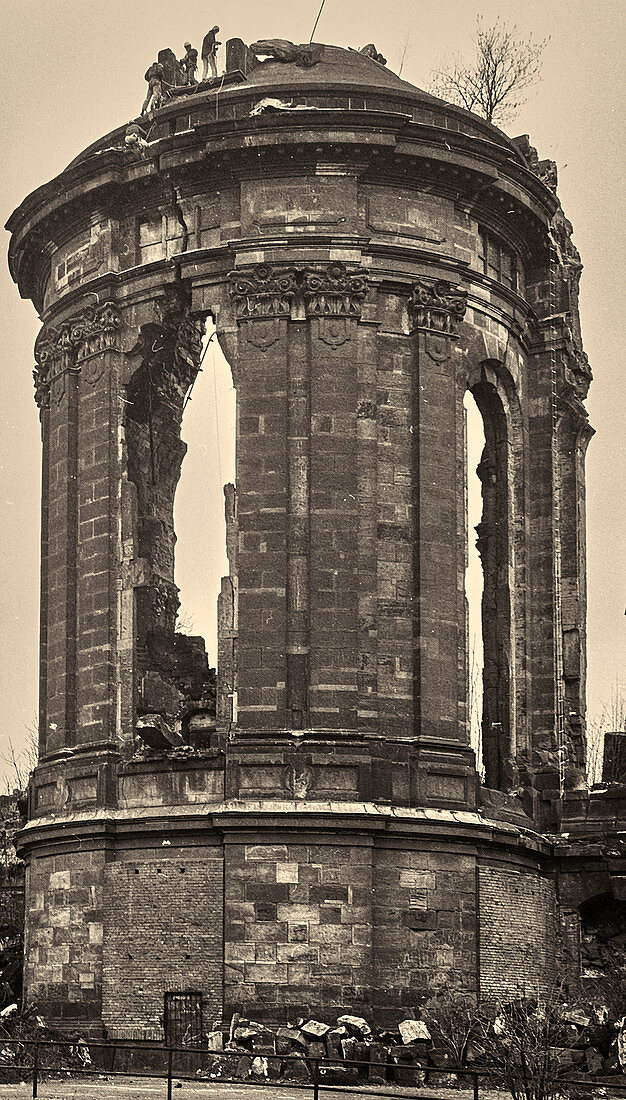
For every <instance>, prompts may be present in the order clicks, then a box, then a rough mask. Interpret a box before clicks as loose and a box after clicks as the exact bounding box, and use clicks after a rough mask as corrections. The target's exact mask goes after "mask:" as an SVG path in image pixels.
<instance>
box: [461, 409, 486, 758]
mask: <svg viewBox="0 0 626 1100" xmlns="http://www.w3.org/2000/svg"><path fill="white" fill-rule="evenodd" d="M463 407H464V409H465V500H466V517H467V521H466V536H467V550H466V558H465V561H466V566H465V599H466V601H467V644H468V650H467V663H468V696H467V698H468V720H469V728H470V743H471V746H472V748H473V750H474V752H475V754H476V767H477V769H478V774H479V775H480V777H481V779H484V777H485V768H484V763H483V739H482V712H483V628H482V599H483V567H482V562H481V560H480V554H479V553H478V546H477V544H476V530H477V528H478V525H479V524H480V521H481V518H482V511H483V505H482V493H481V483H480V479H479V478H478V476H477V471H478V465H479V463H480V460H481V458H482V454H483V451H484V449H485V432H484V429H483V419H482V416H481V415H480V412H479V410H478V406H477V405H476V402H475V400H474V399H473V397H472V394H471V392H470V390H467V391H466V393H465V397H464V399H463Z"/></svg>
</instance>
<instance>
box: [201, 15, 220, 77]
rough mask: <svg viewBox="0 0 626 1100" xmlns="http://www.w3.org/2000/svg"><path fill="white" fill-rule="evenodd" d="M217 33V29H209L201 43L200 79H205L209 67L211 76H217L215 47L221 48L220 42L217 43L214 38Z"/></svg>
mask: <svg viewBox="0 0 626 1100" xmlns="http://www.w3.org/2000/svg"><path fill="white" fill-rule="evenodd" d="M218 31H219V27H211V30H210V31H209V32H208V34H205V36H204V39H203V41H202V79H203V80H206V79H207V73H208V69H209V66H210V67H211V76H212V77H216V76H217V47H218V46H221V42H218V41H217V38H216V37H215V36H216V35H217V33H218Z"/></svg>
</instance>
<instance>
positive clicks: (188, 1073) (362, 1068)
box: [0, 1039, 626, 1100]
mask: <svg viewBox="0 0 626 1100" xmlns="http://www.w3.org/2000/svg"><path fill="white" fill-rule="evenodd" d="M0 1048H1V1049H0V1059H2V1058H5V1059H6V1061H0V1080H1V1078H2V1074H3V1072H10V1073H16V1074H21V1075H25V1076H30V1075H32V1086H33V1091H32V1096H33V1098H34V1100H37V1098H38V1097H39V1085H40V1084H41V1083H42V1082H43V1079H44V1075H48V1076H54V1075H55V1074H59V1073H63V1074H67V1073H70V1074H72V1076H81V1077H83V1076H84V1077H90V1076H91V1077H93V1076H98V1075H101V1074H106V1075H107V1076H108V1077H134V1078H138V1077H139V1078H141V1077H146V1078H151V1079H155V1078H156V1079H160V1080H163V1082H164V1086H165V1090H164V1095H165V1096H166V1097H167V1100H172V1088H173V1083H174V1081H175V1080H181V1081H184V1080H187V1081H195V1082H199V1081H201V1082H202V1084H204V1085H207V1086H210V1085H211V1084H212V1083H214V1084H229V1083H238V1084H244V1083H245V1084H248V1085H254V1086H255V1088H263V1087H264V1086H266V1087H269V1088H273V1089H297V1090H302V1091H308V1093H309V1095H310V1096H312V1098H313V1100H320V1096H321V1095H322V1093H323V1092H325V1091H326V1090H327V1089H332V1090H333V1091H334V1092H342V1091H344V1090H345V1093H346V1096H348V1095H350V1094H352V1095H353V1096H354V1091H353V1090H354V1088H355V1086H358V1084H359V1083H361V1084H365V1083H366V1080H367V1077H370V1073H371V1071H372V1070H379V1071H380V1076H381V1077H382V1076H383V1074H388V1073H393V1074H394V1075H395V1076H404V1077H405V1078H406V1076H408V1075H410V1073H411V1072H412V1071H413V1072H415V1071H419V1070H420V1068H426V1067H420V1066H419V1065H417V1064H412V1063H409V1062H396V1061H392V1062H389V1061H385V1062H376V1061H368V1062H366V1061H362V1060H358V1059H348V1058H327V1057H324V1058H315V1057H310V1056H307V1055H293V1054H292V1055H285V1054H264V1055H257V1056H256V1057H262V1058H263V1059H266V1060H267V1062H268V1065H269V1063H271V1062H280V1063H281V1064H282V1065H284V1064H285V1063H287V1064H288V1063H294V1064H295V1063H299V1064H300V1065H301V1066H302V1065H304V1066H306V1071H307V1075H308V1080H306V1081H297V1080H284V1079H283V1080H277V1079H274V1078H272V1079H269V1078H268V1079H267V1080H259V1079H256V1080H252V1079H248V1080H246V1081H245V1082H243V1081H242V1080H241V1077H235V1076H234V1075H232V1074H229V1073H228V1072H226V1073H225V1074H222V1073H220V1076H219V1078H218V1077H217V1076H216V1078H215V1080H214V1081H213V1082H211V1080H210V1079H209V1078H207V1077H206V1076H201V1077H199V1072H201V1073H202V1072H203V1071H208V1070H209V1068H210V1065H211V1063H213V1064H219V1066H220V1067H221V1069H222V1071H223V1070H224V1068H225V1066H227V1065H228V1063H229V1062H232V1063H233V1064H234V1065H236V1064H237V1062H238V1061H239V1060H240V1059H241V1058H242V1057H243V1055H242V1053H241V1052H229V1051H209V1050H207V1049H206V1047H203V1046H202V1047H201V1046H176V1047H175V1046H158V1047H157V1046H150V1047H149V1046H146V1045H145V1044H143V1045H142V1044H138V1043H132V1042H130V1041H127V1040H121V1039H115V1040H108V1041H107V1040H104V1041H103V1040H99V1041H97V1042H92V1041H89V1042H87V1040H81V1041H80V1042H73V1043H72V1042H68V1041H67V1040H60V1039H59V1040H52V1039H2V1040H1V1041H0ZM12 1048H15V1050H16V1057H15V1059H13V1058H9V1056H8V1051H10V1050H11V1049H12ZM55 1052H56V1053H55ZM122 1053H125V1054H126V1055H131V1056H134V1055H136V1054H139V1059H140V1060H141V1061H143V1062H144V1063H145V1062H146V1061H150V1062H151V1063H153V1064H152V1065H151V1067H150V1068H149V1069H147V1070H146V1069H141V1068H140V1067H137V1068H135V1067H133V1068H129V1066H128V1065H127V1066H126V1067H125V1068H121V1067H119V1065H118V1066H117V1067H116V1065H115V1063H116V1061H117V1062H118V1063H119V1061H120V1054H122ZM18 1055H19V1058H18V1057H17V1056H18ZM247 1057H250V1058H254V1057H255V1055H253V1054H250V1055H248V1056H247ZM130 1060H131V1061H133V1060H135V1059H134V1057H131V1059H130ZM127 1061H128V1058H127ZM185 1061H186V1062H187V1063H191V1064H192V1065H193V1066H194V1067H195V1068H193V1069H192V1068H191V1066H190V1065H189V1064H188V1065H187V1068H185V1065H184V1064H183V1063H184V1062H185ZM337 1067H341V1068H343V1069H347V1068H349V1067H352V1068H354V1069H356V1070H357V1071H358V1073H359V1074H361V1075H362V1076H361V1079H360V1082H359V1081H356V1080H355V1081H352V1082H344V1083H342V1082H340V1081H337V1082H335V1081H333V1080H332V1076H333V1069H336V1068H337ZM427 1072H430V1073H448V1072H449V1073H453V1074H454V1075H455V1076H456V1077H458V1078H462V1079H464V1080H465V1081H466V1082H467V1087H468V1088H471V1090H472V1094H473V1098H474V1100H480V1095H481V1091H482V1089H483V1087H488V1086H489V1085H491V1086H492V1087H493V1086H494V1085H497V1084H501V1079H499V1078H498V1076H497V1075H496V1074H494V1071H493V1070H492V1069H489V1068H480V1067H475V1068H472V1069H453V1068H451V1067H446V1069H440V1070H437V1068H436V1067H433V1066H429V1067H427ZM370 1081H371V1078H370ZM567 1084H568V1085H578V1086H586V1087H587V1088H591V1087H593V1088H595V1089H596V1090H598V1089H600V1088H607V1089H610V1090H611V1092H612V1093H613V1095H615V1096H624V1097H626V1081H620V1080H619V1079H616V1078H614V1077H597V1076H594V1077H590V1076H588V1077H584V1078H583V1077H578V1078H572V1077H567ZM396 1086H399V1087H402V1089H403V1091H402V1093H401V1094H400V1093H398V1092H397V1091H396V1088H394V1087H393V1085H392V1083H391V1082H389V1085H388V1087H387V1088H384V1087H382V1088H380V1089H379V1088H372V1084H371V1083H370V1084H369V1087H368V1091H367V1095H368V1096H377V1097H389V1098H392V1097H396V1100H398V1098H399V1097H400V1096H402V1097H404V1098H405V1100H410V1098H411V1096H413V1097H415V1100H417V1098H418V1097H422V1100H423V1098H424V1093H423V1091H422V1089H423V1086H420V1085H418V1084H416V1085H415V1089H416V1091H415V1092H414V1093H413V1094H411V1093H407V1091H406V1089H407V1086H408V1087H412V1086H411V1085H410V1084H409V1083H408V1082H405V1083H401V1082H400V1081H398V1082H396ZM430 1087H431V1088H433V1087H436V1086H430ZM207 1096H208V1097H210V1093H207ZM42 1100H43V1097H42Z"/></svg>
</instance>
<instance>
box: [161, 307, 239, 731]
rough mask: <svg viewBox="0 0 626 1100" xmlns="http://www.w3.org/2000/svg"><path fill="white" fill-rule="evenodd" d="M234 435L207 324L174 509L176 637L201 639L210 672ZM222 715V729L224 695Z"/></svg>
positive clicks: (187, 412) (221, 360)
mask: <svg viewBox="0 0 626 1100" xmlns="http://www.w3.org/2000/svg"><path fill="white" fill-rule="evenodd" d="M235 427H236V393H235V389H234V386H233V380H232V374H231V370H230V366H229V364H228V362H227V360H226V359H225V357H224V355H223V353H222V350H221V348H220V346H219V343H218V340H217V335H216V330H215V324H214V322H213V320H212V319H211V318H209V319H208V320H207V323H206V329H205V335H204V338H203V347H202V359H201V368H200V371H199V372H198V376H197V378H196V381H195V384H194V386H193V389H192V390H191V392H190V394H189V397H188V400H187V402H186V404H185V408H184V410H183V423H182V436H183V439H184V441H185V443H186V445H187V453H186V455H185V461H184V462H183V465H182V472H181V478H180V482H179V484H178V488H177V491H176V498H175V502H174V526H175V530H176V538H177V542H176V559H175V577H176V584H177V586H178V589H179V598H180V608H179V619H178V630H179V631H181V632H182V633H189V634H192V635H195V634H200V635H202V637H203V638H204V640H205V643H206V649H207V653H208V657H209V663H210V665H212V666H216V665H217V663H218V597H219V596H220V592H221V591H223V578H225V577H228V574H229V572H230V571H231V570H230V568H229V560H228V555H227V544H228V541H229V539H228V532H227V527H226V515H227V514H228V515H230V513H231V512H232V509H233V507H234V494H233V493H232V492H228V491H227V490H228V488H229V487H231V485H232V482H234V479H235V434H236V433H235ZM225 490H226V493H225ZM222 657H223V654H222ZM221 672H222V678H223V672H224V670H221ZM218 684H219V677H218ZM231 686H232V685H231ZM217 707H218V721H219V718H220V699H219V687H218V700H217ZM231 711H232V703H231V702H230V700H229V712H231Z"/></svg>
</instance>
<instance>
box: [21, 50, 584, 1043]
mask: <svg viewBox="0 0 626 1100" xmlns="http://www.w3.org/2000/svg"><path fill="white" fill-rule="evenodd" d="M311 51H312V52H310V54H308V55H307V54H306V51H304V54H302V51H298V50H296V51H295V54H294V58H293V59H291V60H285V61H279V60H270V61H266V62H263V63H261V64H253V63H252V58H251V55H250V53H249V51H248V50H247V49H246V48H245V47H244V46H243V44H242V43H241V42H239V41H238V40H235V41H234V42H231V43H229V50H228V72H227V74H226V77H225V78H224V79H223V80H222V81H220V82H218V83H217V84H211V83H209V84H207V85H201V86H200V87H198V88H196V89H187V90H186V91H187V92H189V93H190V94H186V93H185V94H182V93H181V94H180V95H177V96H175V97H174V98H173V99H172V101H171V102H169V103H167V104H166V105H165V106H164V107H162V108H160V109H159V110H157V111H156V112H155V113H154V117H153V120H152V121H153V128H152V131H151V133H150V142H149V145H148V147H147V148H146V149H145V150H143V152H141V151H137V152H135V151H133V150H132V149H131V148H129V146H128V145H127V144H125V131H124V128H121V129H120V130H118V131H114V132H113V133H111V134H108V135H107V136H106V137H105V138H103V139H102V140H100V141H98V142H97V143H95V144H94V145H93V146H91V147H90V148H89V149H88V150H86V151H85V152H84V153H83V154H81V155H80V156H79V157H78V158H77V159H76V160H75V161H74V162H73V163H72V164H71V165H70V166H69V167H68V168H67V169H66V170H65V171H64V172H63V173H62V174H61V176H59V177H58V178H56V179H54V180H53V181H52V182H51V183H49V184H47V185H45V186H44V187H42V188H40V189H39V190H38V191H36V192H34V193H33V194H32V195H30V196H29V197H28V198H27V199H26V200H25V201H24V202H23V203H22V205H21V206H20V207H19V209H18V210H17V211H16V212H15V213H14V214H13V215H12V217H11V219H10V222H9V228H10V230H11V232H12V241H11V248H10V263H11V270H12V273H13V276H14V278H15V280H16V282H17V283H18V286H19V289H20V292H21V294H22V295H23V296H25V297H30V298H32V300H33V303H34V305H35V308H36V309H37V310H38V312H39V313H40V314H41V318H42V323H43V327H42V330H41V334H40V337H39V339H38V341H37V346H36V360H37V366H36V370H35V384H36V397H37V402H38V405H39V409H40V414H41V424H42V438H43V509H42V597H41V692H40V699H41V721H40V760H39V765H38V767H37V769H36V771H35V773H34V777H33V780H32V784H31V790H30V809H29V821H28V824H27V826H26V828H25V829H24V830H23V832H22V835H21V850H22V853H23V855H24V858H25V859H26V860H27V862H28V885H27V949H26V950H27V969H26V997H27V999H28V1000H36V1001H37V1003H38V1004H39V1005H40V1006H41V1008H42V1010H44V1011H46V1012H47V1013H48V1015H49V1016H50V1018H52V1019H55V1020H56V1021H57V1022H64V1023H65V1024H66V1025H67V1026H70V1025H74V1024H77V1023H80V1026H81V1027H82V1028H84V1029H91V1031H92V1033H98V1031H99V1030H100V1029H101V1028H105V1029H106V1030H107V1032H108V1033H109V1034H110V1035H126V1036H128V1035H142V1036H146V1037H154V1038H158V1037H159V1036H161V1035H162V1015H163V1011H164V1008H163V1006H164V1000H163V998H164V995H168V996H169V997H170V998H172V997H174V998H175V997H176V996H178V995H181V994H185V993H190V992H191V993H193V995H194V996H196V997H198V998H201V1000H202V1011H203V1012H204V1017H205V1020H207V1021H208V1022H210V1021H212V1020H213V1019H215V1018H217V1017H219V1016H220V1014H221V1013H224V1014H227V1013H228V1012H230V1011H231V1010H235V1009H236V1010H239V1011H243V1012H244V1013H246V1014H250V1015H252V1016H254V1017H255V1018H257V1019H258V1018H261V1019H266V1020H276V1019H279V1018H284V1017H285V1015H288V1016H290V1015H292V1014H293V1013H296V1012H297V1011H298V1009H300V1010H302V1011H312V1012H315V1013H316V1014H317V1015H319V1016H321V1017H322V1018H323V1015H324V1013H325V1011H326V1010H330V1009H336V1008H338V1007H341V1008H344V1009H350V1008H352V1009H354V1010H359V1011H361V1012H366V1013H367V1012H369V1011H370V1010H371V1011H375V1012H376V1013H377V1018H378V1019H379V1020H380V1019H382V1018H394V1017H396V1018H397V1015H398V1014H399V1013H401V1012H406V1010H407V1009H410V1008H411V1006H414V1005H415V1004H417V1003H418V1001H419V998H420V997H421V996H422V995H423V994H424V993H425V992H427V991H429V990H431V991H432V990H433V989H436V988H445V987H446V986H448V987H450V988H462V989H465V990H468V991H473V992H476V993H480V994H485V993H489V992H493V991H496V990H499V989H500V990H501V989H504V990H513V989H518V988H519V987H520V985H522V984H523V985H524V986H525V987H526V988H530V987H533V986H537V985H542V984H545V983H547V982H549V980H550V976H551V974H552V973H553V971H554V968H555V966H557V965H559V961H558V960H559V959H560V958H561V956H560V955H559V954H558V952H559V951H560V950H561V949H562V946H563V942H564V937H565V939H566V940H567V937H568V936H569V937H570V938H569V940H568V941H567V942H569V943H570V944H572V943H574V944H575V943H576V942H577V941H576V936H577V929H576V922H575V904H577V903H572V912H573V913H574V916H573V917H572V918H571V920H570V919H569V917H568V920H569V923H567V921H565V919H564V917H563V914H562V912H561V911H559V910H558V908H557V896H556V891H555V867H556V866H557V862H555V860H556V857H555V847H554V844H555V840H554V835H555V834H557V833H558V831H559V828H560V826H561V822H562V820H563V817H564V814H565V815H566V814H567V813H568V812H570V811H569V810H568V807H571V806H572V805H576V806H579V805H580V804H581V802H582V801H584V799H585V798H586V795H585V792H584V789H583V788H584V780H583V775H584V681H585V550H584V472H583V463H584V454H585V448H586V444H587V441H588V439H589V437H590V435H591V430H590V428H589V426H588V422H587V416H586V413H585V411H584V408H583V404H582V399H583V398H584V397H585V396H586V392H587V388H588V384H589V380H590V377H591V376H590V371H589V368H588V365H587V361H586V357H585V355H584V353H583V351H582V346H581V337H580V328H579V320H578V308H577V285H578V277H579V273H580V263H579V258H578V255H577V253H576V250H575V249H574V247H573V245H572V243H571V238H570V234H571V226H570V225H569V223H568V222H567V221H566V220H565V218H564V216H563V213H562V211H561V208H560V204H559V202H558V199H557V198H556V196H555V189H554V179H553V172H552V166H551V165H550V164H549V163H547V162H541V163H538V162H537V157H536V154H535V153H534V150H533V149H532V148H531V147H530V146H529V145H528V143H527V142H526V143H524V141H523V140H516V141H515V142H512V141H511V140H509V139H508V138H507V137H506V136H505V135H504V134H503V133H502V132H501V131H499V130H498V129H496V128H495V127H493V126H491V125H490V124H488V123H487V122H485V121H483V120H481V119H480V118H478V117H476V116H475V115H472V114H470V113H468V112H466V111H463V110H461V109H459V108H457V107H453V106H450V105H448V104H445V103H443V102H442V101H440V100H438V99H435V98H434V97H432V96H430V95H428V94H427V93H425V92H422V91H420V90H419V89H417V88H415V87H413V86H412V85H410V84H407V83H406V82H404V81H403V80H401V79H399V78H398V77H396V76H395V75H394V74H393V73H391V72H389V71H388V70H387V69H386V68H385V67H384V66H383V65H382V64H380V63H379V62H377V61H375V60H373V59H372V58H370V57H368V56H365V55H363V54H360V53H356V52H353V51H347V50H343V49H339V48H337V47H333V46H324V47H321V46H319V47H312V48H311ZM301 55H302V56H301ZM209 317H210V318H213V319H214V321H215V324H216V327H217V333H218V337H219V340H220V343H221V346H222V348H223V350H224V353H225V355H226V357H227V359H228V362H229V364H230V366H231V369H232V374H233V379H234V383H235V386H236V391H237V409H238V413H237V473H236V486H235V487H232V486H229V487H227V490H226V505H227V529H228V539H227V541H228V552H229V561H230V575H229V576H228V577H227V578H225V580H224V581H223V584H222V594H221V596H220V608H219V621H220V636H219V643H218V648H219V661H218V666H217V676H216V677H215V674H214V673H212V672H211V671H210V669H209V663H208V660H207V655H206V653H205V650H204V645H203V642H202V640H201V639H199V638H187V637H183V636H181V635H179V634H177V633H176V627H175V620H176V610H177V603H178V601H177V591H176V587H175V584H174V542H175V535H174V529H173V519H172V516H173V499H174V493H175V489H176V484H177V480H178V476H179V472H180V467H181V462H182V460H183V456H184V453H185V444H184V443H183V442H182V441H181V438H180V425H181V417H182V410H183V405H184V401H185V397H186V394H187V393H188V391H189V388H190V386H191V384H192V383H193V381H194V378H195V375H196V373H197V370H198V366H199V361H200V354H201V347H202V336H203V333H204V324H205V321H206V319H207V318H209ZM468 389H469V390H470V391H471V393H472V394H473V396H474V398H475V400H476V403H477V404H478V406H479V409H480V412H481V413H482V417H483V421H484V428H485V438H486V445H485V450H484V453H483V457H482V461H481V463H480V467H479V475H480V478H481V481H482V494H483V517H482V522H481V523H480V525H479V528H478V536H479V548H480V552H481V556H482V561H483V568H484V596H483V616H482V621H483V640H484V652H485V672H484V706H483V726H482V729H483V732H482V738H483V745H482V748H483V758H484V761H485V770H486V771H485V781H484V783H481V782H479V779H478V777H477V771H476V767H475V761H474V752H473V750H472V748H471V746H470V730H469V718H468V652H467V650H468V643H467V628H466V617H467V601H466V595H465V589H464V578H465V569H466V558H467V530H466V527H467V518H466V493H467V478H468V473H467V469H466V459H465V452H466V444H465V418H464V406H463V400H464V395H465V393H466V391H467V390H468ZM207 431H209V427H208V426H207ZM199 491H200V489H199ZM210 659H211V661H212V662H215V660H216V655H215V654H210ZM548 834H549V835H548ZM570 916H571V914H570ZM557 932H558V933H559V934H558V936H557ZM573 950H574V949H573ZM571 958H573V955H572V956H571ZM571 965H572V966H573V967H574V971H575V965H576V964H575V963H574V962H572V963H571ZM574 971H573V972H574Z"/></svg>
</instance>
